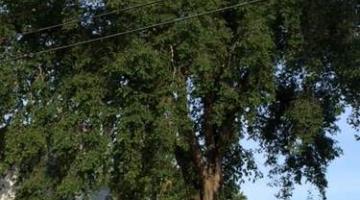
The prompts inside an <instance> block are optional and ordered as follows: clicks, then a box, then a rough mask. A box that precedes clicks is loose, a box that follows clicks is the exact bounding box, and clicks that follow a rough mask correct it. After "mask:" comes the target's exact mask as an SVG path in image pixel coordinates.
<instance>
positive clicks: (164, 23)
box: [11, 0, 267, 60]
mask: <svg viewBox="0 0 360 200" xmlns="http://www.w3.org/2000/svg"><path fill="white" fill-rule="evenodd" d="M264 1H267V0H253V1H248V2H243V3H239V4H234V5H231V6H227V7H223V8H219V9H214V10H209V11H205V12H201V13H197V14H193V15H189V16H186V17H180V18H175V19H170V20H166V21H164V22H160V23H156V24H152V25H148V26H145V27H141V28H137V29H132V30H128V31H124V32H120V33H115V34H111V35H107V36H103V37H99V38H95V39H90V40H84V41H80V42H77V43H72V44H68V45H64V46H59V47H55V48H50V49H46V50H43V51H38V52H33V53H27V54H23V55H22V56H18V57H14V58H12V59H11V60H17V59H23V58H27V57H33V56H35V55H40V54H44V53H49V52H54V51H59V50H63V49H68V48H72V47H75V46H79V45H84V44H89V43H93V42H97V41H101V40H105V39H110V38H115V37H119V36H123V35H127V34H130V33H135V32H140V31H144V30H147V29H151V28H155V27H158V26H164V25H168V24H174V23H177V22H181V21H186V20H189V19H193V18H197V17H202V16H205V15H210V14H214V13H218V12H223V11H226V10H231V9H235V8H238V7H243V6H246V5H250V4H255V3H260V2H264Z"/></svg>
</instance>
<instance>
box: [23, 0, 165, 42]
mask: <svg viewBox="0 0 360 200" xmlns="http://www.w3.org/2000/svg"><path fill="white" fill-rule="evenodd" d="M165 1H167V0H157V1H152V2H149V3H145V4H139V5H135V6H130V7H127V8H122V9H117V10H113V11H109V12H105V13H101V14H98V15H94V16H93V18H99V17H104V16H108V15H113V14H117V13H119V12H125V11H129V10H135V9H139V8H143V7H147V6H151V5H155V4H158V3H162V2H165ZM80 21H81V19H71V20H69V21H66V22H64V23H60V24H54V25H50V26H46V27H43V28H39V29H36V30H30V31H25V32H22V33H20V34H21V35H23V36H25V35H29V34H34V33H39V32H43V31H46V30H51V29H55V28H59V27H62V26H64V25H68V24H73V23H77V22H80Z"/></svg>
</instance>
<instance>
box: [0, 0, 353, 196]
mask: <svg viewBox="0 0 360 200" xmlns="http://www.w3.org/2000/svg"><path fill="white" fill-rule="evenodd" d="M144 2H145V1H135V0H131V1H121V0H107V1H71V0H59V1H52V0H47V1H37V0H25V1H24V0H22V1H14V0H2V1H0V12H1V17H0V25H1V26H0V33H1V36H0V37H1V38H6V40H2V42H1V52H2V54H1V58H2V60H1V63H0V65H1V66H0V84H1V88H0V102H1V103H0V115H1V116H6V117H4V119H3V122H2V124H4V125H2V126H1V128H0V129H1V130H0V139H1V140H0V141H1V142H0V161H1V163H0V173H3V174H4V173H6V172H7V170H9V169H14V168H15V169H17V171H18V174H19V177H18V180H17V196H16V198H17V199H59V200H60V199H74V198H75V197H82V198H85V199H86V198H89V197H88V196H89V195H88V194H89V193H90V192H91V191H93V190H96V189H97V188H99V187H101V186H103V185H107V186H108V187H109V188H110V189H111V191H112V193H113V196H114V197H115V198H116V199H169V200H170V199H171V200H176V199H196V200H198V199H200V200H214V199H239V198H240V199H241V198H242V197H241V195H239V194H240V193H239V187H238V186H239V184H240V183H241V182H242V181H243V180H244V179H246V178H248V177H255V178H256V177H259V176H260V174H259V172H258V171H257V168H256V166H255V164H254V161H253V156H252V152H251V151H249V150H246V149H245V148H244V147H242V146H241V144H240V141H241V140H242V139H244V138H245V137H249V138H251V139H253V140H255V141H257V142H259V143H260V144H261V145H260V147H261V149H262V150H263V151H264V152H265V153H266V155H267V158H268V159H267V161H266V163H267V164H269V165H270V166H272V167H273V170H272V171H271V174H272V175H274V176H275V175H280V177H281V178H280V179H279V180H278V181H279V184H280V185H281V186H282V188H283V189H282V190H281V191H280V193H279V197H282V198H285V199H286V198H289V197H290V196H291V189H292V188H293V186H294V184H296V183H301V182H302V181H304V180H307V181H309V182H311V183H313V184H314V185H315V186H317V187H318V188H319V190H320V192H321V193H322V194H323V195H324V197H325V188H326V186H327V182H326V178H325V173H326V167H327V166H328V164H329V162H330V161H332V160H333V159H335V158H336V157H338V156H339V155H340V153H341V150H340V149H339V147H337V146H336V141H335V140H334V139H333V138H332V135H333V134H335V133H336V132H337V131H338V128H337V127H336V125H335V122H336V119H337V117H338V116H339V115H340V114H341V113H342V112H343V109H344V107H345V106H347V105H351V106H352V108H353V110H354V112H353V113H354V114H353V118H352V123H353V125H354V126H355V127H356V126H357V125H358V123H357V122H358V120H359V115H358V113H359V99H360V98H359V94H360V93H359V91H360V90H359V84H357V83H358V82H359V81H360V80H359V79H360V68H359V55H360V53H359V51H360V48H359V32H358V26H359V5H358V2H357V1H356V0H348V1H337V0H330V1H329V0H328V1H324V0H315V1H314V0H311V1H310V0H297V1H294V0H281V1H280V0H268V1H261V2H257V3H256V4H255V3H254V4H251V5H250V4H249V5H246V6H243V7H240V8H238V9H231V10H227V11H225V12H222V13H217V14H214V15H206V16H203V17H199V18H196V19H192V20H187V21H184V22H178V23H174V24H168V25H164V26H158V27H154V28H151V29H146V30H144V31H142V32H140V33H137V34H126V35H123V36H122V37H116V38H112V39H109V40H102V41H100V42H94V43H89V44H87V45H77V46H75V47H73V48H66V49H62V50H59V51H52V52H48V53H42V54H31V52H38V51H42V50H46V49H49V48H53V47H60V46H62V45H68V44H73V43H75V42H79V41H85V40H88V39H94V38H99V37H102V36H106V35H110V34H113V33H117V32H121V31H126V30H130V29H136V28H139V27H143V26H146V25H149V24H153V23H158V22H161V21H164V20H165V19H169V18H177V17H183V16H187V15H189V14H191V13H200V12H202V11H205V10H212V9H216V8H219V7H223V6H228V5H233V4H235V3H239V2H238V1H232V0H226V1H225V0H214V1H203V0H196V1H187V0H183V1H176V2H174V1H164V2H163V3H162V4H161V5H156V6H155V5H153V6H151V7H150V6H149V7H146V8H139V9H132V10H128V11H125V12H119V13H116V14H114V15H106V16H102V17H95V16H96V15H97V14H101V13H105V12H107V11H112V10H114V9H119V8H124V7H127V6H133V5H136V4H139V3H144ZM146 2H147V1H146ZM73 18H75V19H81V20H80V22H79V23H70V24H69V23H67V24H66V25H64V26H60V27H56V28H52V29H47V30H43V31H40V32H39V31H36V30H38V29H39V28H42V27H46V26H48V25H52V24H58V23H63V22H68V21H69V20H71V19H73ZM29 53H30V54H29ZM24 54H26V55H27V56H26V57H23V55H24ZM19 55H20V57H21V58H18V57H19Z"/></svg>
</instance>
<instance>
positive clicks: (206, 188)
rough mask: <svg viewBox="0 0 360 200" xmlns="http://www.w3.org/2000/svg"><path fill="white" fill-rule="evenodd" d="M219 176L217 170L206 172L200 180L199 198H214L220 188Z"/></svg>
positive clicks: (212, 199)
mask: <svg viewBox="0 0 360 200" xmlns="http://www.w3.org/2000/svg"><path fill="white" fill-rule="evenodd" d="M220 182H221V176H220V173H219V172H215V173H210V174H207V175H206V176H205V177H203V180H202V187H201V189H202V191H201V200H216V199H217V194H218V192H219V189H220V184H221V183H220Z"/></svg>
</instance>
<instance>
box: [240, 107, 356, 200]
mask: <svg viewBox="0 0 360 200" xmlns="http://www.w3.org/2000/svg"><path fill="white" fill-rule="evenodd" d="M347 116H348V112H347V114H344V115H343V116H342V117H341V119H340V120H339V121H338V126H339V128H340V129H341V132H340V133H339V134H338V135H337V136H335V138H336V139H337V140H338V142H339V146H341V147H342V149H343V151H344V154H343V155H342V156H341V157H340V158H338V159H336V160H335V161H333V162H332V163H331V164H330V166H329V169H328V173H327V178H328V181H329V188H328V190H327V196H328V200H360V155H359V153H360V142H359V141H355V138H354V135H355V133H356V131H355V130H354V129H352V128H351V127H350V126H349V125H348V124H347V123H346V118H347ZM261 157H262V156H261V155H257V163H258V165H259V167H260V166H261V165H262V161H261V160H262V159H261ZM262 170H263V172H264V173H266V169H264V168H262ZM269 182H270V180H269V179H267V178H264V179H262V180H258V181H256V182H255V183H246V184H244V185H242V191H244V193H245V194H246V196H247V197H248V200H277V199H276V198H275V197H274V194H275V193H276V192H277V191H278V188H271V187H269V186H268V185H267V184H268V183H269ZM309 192H310V193H311V194H312V196H313V197H314V200H318V199H320V198H318V193H317V191H316V189H315V188H314V187H313V186H311V185H302V186H297V187H296V190H295V193H294V196H293V198H292V200H307V197H308V196H309V195H308V194H309Z"/></svg>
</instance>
